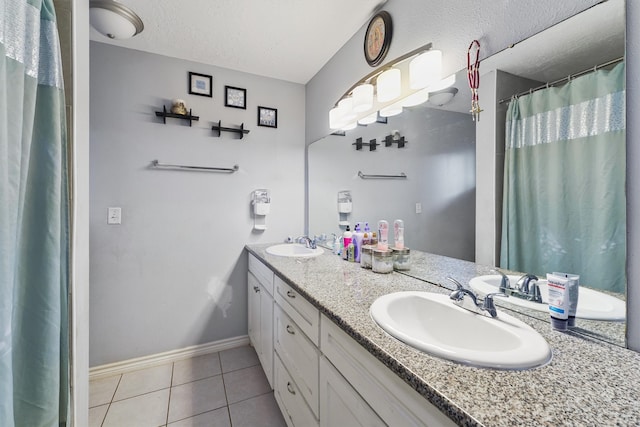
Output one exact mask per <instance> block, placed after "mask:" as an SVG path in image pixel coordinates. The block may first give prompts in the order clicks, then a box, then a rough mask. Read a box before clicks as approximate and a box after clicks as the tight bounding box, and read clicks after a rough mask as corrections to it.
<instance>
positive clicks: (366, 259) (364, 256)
mask: <svg viewBox="0 0 640 427" xmlns="http://www.w3.org/2000/svg"><path fill="white" fill-rule="evenodd" d="M372 257H373V246H371V245H365V246H363V247H362V250H361V251H360V267H362V268H371V267H372V262H373V258H372Z"/></svg>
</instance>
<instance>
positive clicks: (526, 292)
mask: <svg viewBox="0 0 640 427" xmlns="http://www.w3.org/2000/svg"><path fill="white" fill-rule="evenodd" d="M537 281H538V276H536V275H535V274H525V275H524V276H522V277H521V278H519V279H518V281H517V282H516V288H517V290H518V291H519V292H520V294H521V295H523V297H524V298H525V299H527V300H529V301H533V302H538V303H541V302H542V295H541V294H540V287H539V286H538V284H537V283H536V282H537Z"/></svg>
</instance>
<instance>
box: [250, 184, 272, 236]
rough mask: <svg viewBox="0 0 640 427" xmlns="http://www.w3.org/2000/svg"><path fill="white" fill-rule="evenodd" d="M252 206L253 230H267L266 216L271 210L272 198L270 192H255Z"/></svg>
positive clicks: (263, 190) (261, 190)
mask: <svg viewBox="0 0 640 427" xmlns="http://www.w3.org/2000/svg"><path fill="white" fill-rule="evenodd" d="M251 204H252V206H253V229H254V230H266V229H267V219H266V216H267V215H268V214H269V211H270V210H271V197H270V196H269V190H265V189H260V190H254V191H253V194H252V201H251Z"/></svg>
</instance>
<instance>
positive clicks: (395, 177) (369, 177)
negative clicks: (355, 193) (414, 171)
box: [358, 171, 407, 179]
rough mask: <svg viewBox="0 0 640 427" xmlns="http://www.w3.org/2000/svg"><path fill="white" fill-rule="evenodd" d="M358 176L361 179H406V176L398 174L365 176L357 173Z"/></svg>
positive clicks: (359, 172)
mask: <svg viewBox="0 0 640 427" xmlns="http://www.w3.org/2000/svg"><path fill="white" fill-rule="evenodd" d="M358 176H359V177H360V178H362V179H407V174H406V173H404V172H400V174H399V175H365V174H363V173H362V171H358Z"/></svg>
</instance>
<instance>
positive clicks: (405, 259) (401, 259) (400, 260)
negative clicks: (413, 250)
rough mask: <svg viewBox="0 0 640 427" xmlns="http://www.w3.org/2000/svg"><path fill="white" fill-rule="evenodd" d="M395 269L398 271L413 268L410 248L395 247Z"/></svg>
mask: <svg viewBox="0 0 640 427" xmlns="http://www.w3.org/2000/svg"><path fill="white" fill-rule="evenodd" d="M393 269H394V270H398V271H407V270H410V269H411V256H410V253H409V248H402V249H398V248H393Z"/></svg>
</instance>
